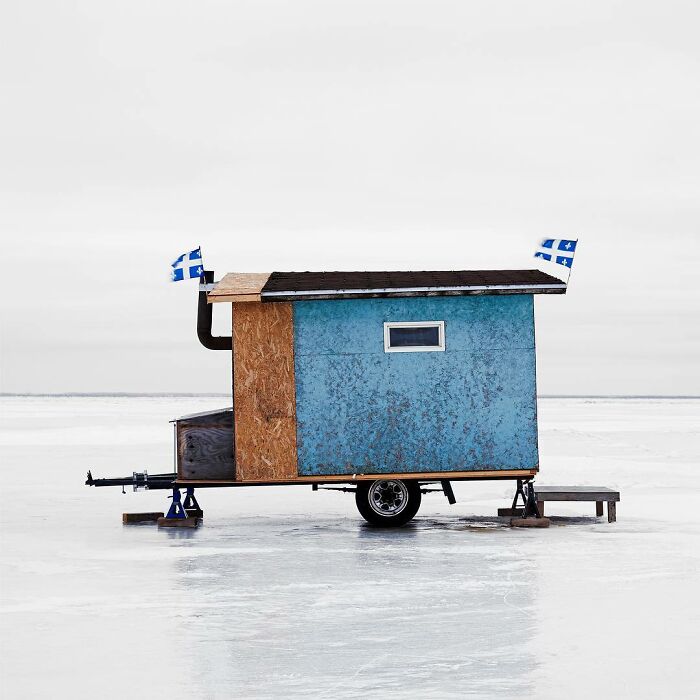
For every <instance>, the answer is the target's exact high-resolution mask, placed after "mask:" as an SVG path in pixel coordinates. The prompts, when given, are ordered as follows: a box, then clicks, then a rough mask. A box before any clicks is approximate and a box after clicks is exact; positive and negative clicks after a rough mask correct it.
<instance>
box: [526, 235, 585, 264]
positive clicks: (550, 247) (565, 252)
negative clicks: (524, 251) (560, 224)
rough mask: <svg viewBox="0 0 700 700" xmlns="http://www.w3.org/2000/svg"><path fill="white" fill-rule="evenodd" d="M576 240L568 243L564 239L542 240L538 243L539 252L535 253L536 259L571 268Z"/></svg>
mask: <svg viewBox="0 0 700 700" xmlns="http://www.w3.org/2000/svg"><path fill="white" fill-rule="evenodd" d="M577 243H578V239H577V240H574V241H569V240H566V239H564V238H543V239H542V240H541V241H540V247H539V250H538V251H537V252H536V253H535V257H536V258H543V259H544V260H550V261H551V262H555V263H558V264H559V265H564V267H568V268H571V266H572V265H573V263H574V253H575V252H576V244H577Z"/></svg>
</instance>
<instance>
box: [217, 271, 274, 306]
mask: <svg viewBox="0 0 700 700" xmlns="http://www.w3.org/2000/svg"><path fill="white" fill-rule="evenodd" d="M269 276H270V273H269V272H229V273H228V274H226V275H224V276H223V278H222V279H221V281H220V282H217V284H216V285H215V287H214V289H212V290H211V292H209V294H207V301H208V302H209V303H210V304H212V303H216V302H220V301H235V302H238V301H260V290H261V289H262V288H263V287H264V286H265V282H267V280H268V277H269Z"/></svg>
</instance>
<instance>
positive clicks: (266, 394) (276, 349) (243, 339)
mask: <svg viewBox="0 0 700 700" xmlns="http://www.w3.org/2000/svg"><path fill="white" fill-rule="evenodd" d="M232 306H233V356H234V363H233V364H234V372H233V391H234V396H235V397H236V400H235V402H234V425H235V451H236V465H237V468H236V480H237V481H260V480H275V481H276V480H284V479H294V478H296V476H297V443H296V404H295V389H294V328H293V320H292V305H291V303H289V302H282V303H279V304H263V303H260V302H245V303H240V304H238V303H235V304H233V305H232Z"/></svg>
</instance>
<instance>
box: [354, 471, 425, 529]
mask: <svg viewBox="0 0 700 700" xmlns="http://www.w3.org/2000/svg"><path fill="white" fill-rule="evenodd" d="M420 500H421V495H420V487H419V486H418V482H416V481H401V480H399V479H378V480H377V481H360V482H358V484H357V491H356V492H355V503H356V504H357V510H359V511H360V515H361V516H362V517H363V518H364V519H365V520H366V521H367V522H368V523H371V524H372V525H377V526H379V527H400V526H401V525H405V524H406V523H407V522H408V521H409V520H411V519H412V518H413V516H414V515H415V514H416V513H417V512H418V508H420Z"/></svg>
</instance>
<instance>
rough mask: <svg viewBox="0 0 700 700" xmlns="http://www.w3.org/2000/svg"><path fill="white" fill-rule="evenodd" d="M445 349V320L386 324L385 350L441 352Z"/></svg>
mask: <svg viewBox="0 0 700 700" xmlns="http://www.w3.org/2000/svg"><path fill="white" fill-rule="evenodd" d="M444 349H445V322H444V321H406V322H403V321H401V322H396V323H385V324H384V352H441V351H443V350H444Z"/></svg>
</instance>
